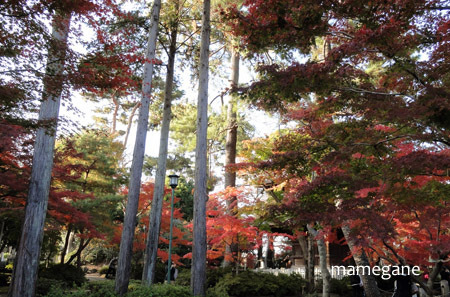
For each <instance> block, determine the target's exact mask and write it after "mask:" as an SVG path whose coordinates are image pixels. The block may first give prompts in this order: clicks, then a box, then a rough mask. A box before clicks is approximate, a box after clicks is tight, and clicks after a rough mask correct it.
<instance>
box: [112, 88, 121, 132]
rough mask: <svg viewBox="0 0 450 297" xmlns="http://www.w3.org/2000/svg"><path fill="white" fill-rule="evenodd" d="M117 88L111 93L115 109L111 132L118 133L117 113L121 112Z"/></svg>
mask: <svg viewBox="0 0 450 297" xmlns="http://www.w3.org/2000/svg"><path fill="white" fill-rule="evenodd" d="M116 93H117V90H113V93H112V94H111V99H112V101H113V103H114V111H113V117H112V123H111V124H112V127H111V134H113V135H114V134H115V133H116V126H117V114H118V113H119V107H120V105H119V101H117V97H116Z"/></svg>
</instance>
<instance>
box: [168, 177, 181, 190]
mask: <svg viewBox="0 0 450 297" xmlns="http://www.w3.org/2000/svg"><path fill="white" fill-rule="evenodd" d="M178 178H179V176H178V175H176V174H171V175H169V185H170V187H171V188H172V189H175V188H176V187H177V186H178Z"/></svg>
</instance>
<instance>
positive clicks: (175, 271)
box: [166, 263, 178, 281]
mask: <svg viewBox="0 0 450 297" xmlns="http://www.w3.org/2000/svg"><path fill="white" fill-rule="evenodd" d="M166 276H167V275H166ZM177 277H178V269H177V264H175V263H172V265H171V267H170V281H174V280H176V279H177ZM166 280H167V277H166Z"/></svg>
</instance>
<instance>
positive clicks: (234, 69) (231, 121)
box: [223, 49, 240, 267]
mask: <svg viewBox="0 0 450 297" xmlns="http://www.w3.org/2000/svg"><path fill="white" fill-rule="evenodd" d="M239 58H240V56H239V53H238V52H237V51H236V50H235V49H233V52H232V54H231V87H232V88H233V87H237V85H238V84H239ZM236 105H237V104H236V98H234V96H231V97H230V102H229V103H228V109H227V119H228V130H227V138H226V143H225V168H226V167H227V166H229V165H231V164H235V163H236V146H237V113H236ZM227 187H236V172H231V171H227V170H225V188H227ZM227 210H228V213H229V214H230V215H236V213H237V201H236V197H231V198H229V199H228V200H227ZM236 247H237V246H236V245H229V244H227V245H226V246H225V260H224V262H223V266H224V267H227V266H229V265H230V261H229V260H227V257H230V256H231V255H232V254H233V253H237V249H236ZM230 258H231V257H230Z"/></svg>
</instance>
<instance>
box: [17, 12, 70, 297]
mask: <svg viewBox="0 0 450 297" xmlns="http://www.w3.org/2000/svg"><path fill="white" fill-rule="evenodd" d="M70 18H71V14H70V13H64V12H58V13H55V15H54V17H53V22H52V42H51V44H50V46H49V51H48V60H47V68H46V71H45V77H44V80H43V84H44V91H43V94H42V103H41V107H40V110H39V122H40V123H42V124H44V125H43V126H42V127H40V128H39V129H38V131H37V133H36V141H35V143H34V153H33V167H32V169H31V178H30V187H29V191H28V198H27V204H26V207H25V219H24V223H23V226H22V235H21V238H20V245H19V250H18V253H17V261H16V264H15V265H14V274H13V280H12V283H11V286H10V292H9V296H13V297H32V296H34V295H35V286H36V280H37V272H38V266H39V256H40V252H41V246H42V239H43V234H44V233H43V230H44V221H45V216H46V213H47V204H48V195H49V191H50V180H51V175H52V167H53V154H54V146H55V137H56V128H57V123H58V115H59V106H60V101H61V93H62V90H63V82H64V79H63V75H64V64H65V60H66V55H67V37H68V35H69V28H70Z"/></svg>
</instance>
